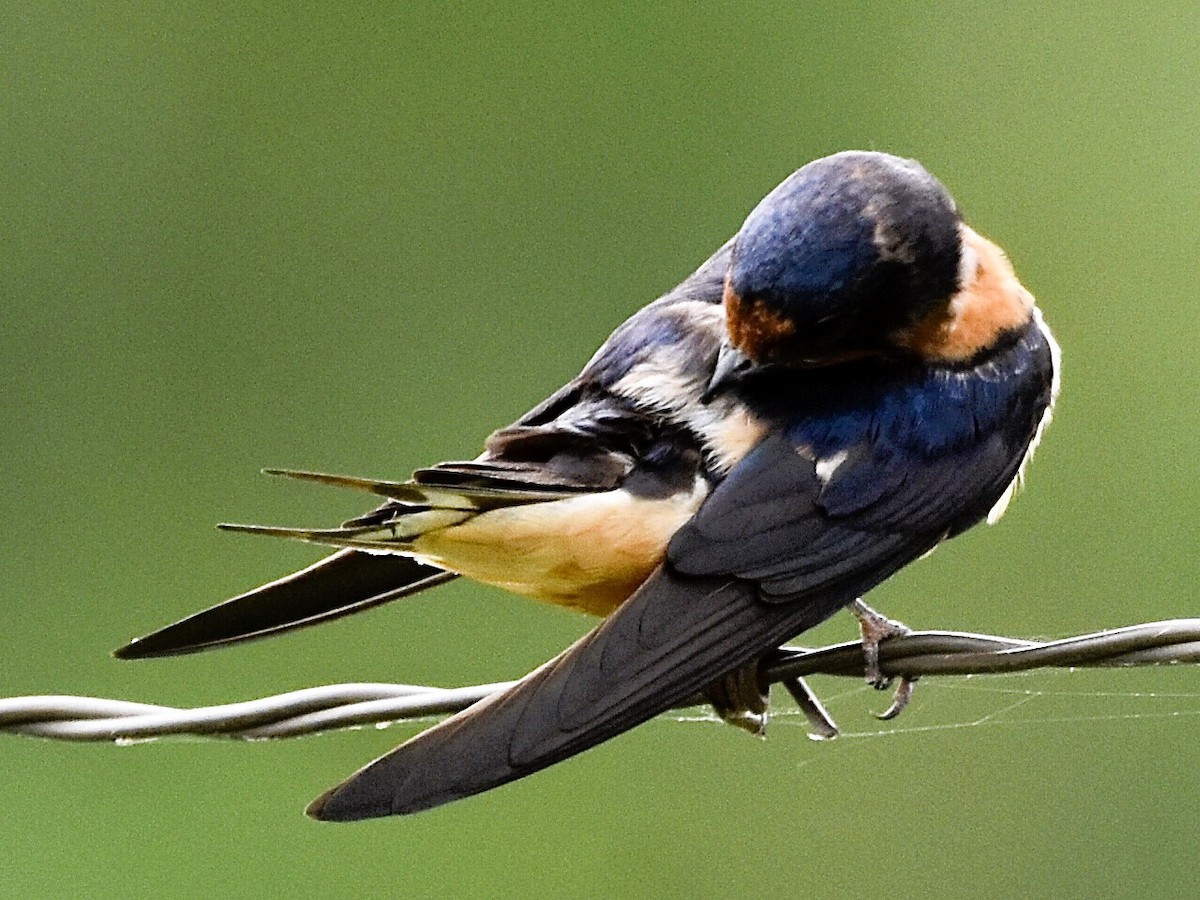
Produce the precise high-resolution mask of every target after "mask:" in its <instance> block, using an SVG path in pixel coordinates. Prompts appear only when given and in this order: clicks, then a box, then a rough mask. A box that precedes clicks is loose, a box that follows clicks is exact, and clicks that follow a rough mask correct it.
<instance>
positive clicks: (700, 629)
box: [309, 437, 927, 820]
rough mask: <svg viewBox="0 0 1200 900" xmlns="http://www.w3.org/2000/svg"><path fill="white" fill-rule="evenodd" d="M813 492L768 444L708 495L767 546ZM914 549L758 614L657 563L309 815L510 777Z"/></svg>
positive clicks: (698, 677)
mask: <svg viewBox="0 0 1200 900" xmlns="http://www.w3.org/2000/svg"><path fill="white" fill-rule="evenodd" d="M822 486H823V485H822V482H821V480H820V479H819V478H818V477H817V475H816V472H815V469H814V466H813V462H812V460H809V459H805V458H803V457H801V456H800V455H798V454H797V453H796V452H795V448H794V447H793V446H792V445H791V444H790V443H789V442H787V441H786V440H785V439H783V438H782V437H772V438H768V439H767V440H766V441H764V442H763V443H762V444H761V445H760V446H759V447H758V448H757V449H755V450H754V451H752V452H751V453H750V454H749V455H748V456H747V458H746V459H745V460H743V461H742V463H740V464H739V465H738V466H736V467H735V468H734V470H733V471H732V472H731V473H730V475H729V477H728V479H727V480H726V481H725V482H724V483H723V485H722V486H721V488H720V490H724V491H725V496H726V497H728V498H730V500H732V501H734V502H732V503H731V507H730V508H731V510H733V511H735V512H737V514H738V516H739V519H738V522H739V523H741V524H745V525H753V527H754V528H755V530H756V532H757V533H758V534H767V535H769V534H771V532H772V531H773V530H775V528H773V526H777V528H779V529H785V530H786V528H787V527H788V524H789V523H790V521H791V520H792V518H793V515H792V508H793V507H795V506H798V507H800V508H804V509H810V510H812V509H815V500H816V497H817V495H818V494H819V492H820V490H821V488H822ZM714 496H715V495H714ZM739 497H740V498H741V499H743V500H745V501H746V507H745V508H742V507H740V506H739V505H738V504H737V503H736V498H739ZM769 498H778V499H779V502H778V503H775V502H771V501H770V499H769ZM709 502H712V501H711V500H710V501H709ZM723 502H724V501H723ZM707 507H708V504H705V506H704V507H702V508H701V509H702V511H703V510H705V509H707ZM685 527H686V526H685ZM731 527H732V528H736V527H738V526H737V525H733V526H731ZM924 549H927V548H926V547H925V542H923V541H921V540H911V539H910V540H909V541H908V542H892V541H882V542H880V545H879V548H878V550H877V552H876V553H875V554H873V555H872V556H871V557H870V558H869V561H868V560H867V559H866V558H864V559H861V560H860V561H859V564H858V565H856V566H851V567H849V568H847V569H843V568H842V567H840V566H839V565H838V564H837V562H834V563H833V564H832V565H830V566H829V567H828V574H827V577H826V578H825V579H824V585H825V586H824V588H823V589H822V590H811V591H808V592H807V593H806V594H805V595H804V596H803V597H800V598H798V599H793V600H792V601H790V602H787V603H767V602H764V601H763V600H762V598H761V597H760V588H759V586H758V584H757V583H756V582H755V581H754V580H752V579H747V578H742V577H739V576H737V575H736V574H733V573H732V571H728V572H726V573H716V572H710V573H705V574H703V575H695V574H687V573H683V572H680V571H679V570H678V569H677V568H676V567H675V566H673V565H672V564H670V563H667V564H664V565H662V566H660V567H659V569H658V570H657V571H656V572H655V574H654V575H652V576H651V577H650V578H649V579H648V580H647V582H646V583H645V584H644V585H643V586H642V587H641V588H640V589H639V590H638V591H637V592H636V593H635V594H634V595H633V597H631V598H630V599H629V600H628V601H626V603H625V604H623V605H622V606H621V607H620V608H619V609H618V610H617V611H616V612H615V613H613V615H612V616H610V617H609V619H608V620H606V621H605V622H604V623H602V624H601V625H600V626H598V627H597V628H596V629H595V630H594V631H592V632H591V633H590V634H588V635H586V636H585V637H584V638H582V639H581V640H580V641H579V642H577V643H576V644H575V645H573V646H572V647H571V648H570V649H568V650H567V651H566V652H564V653H563V654H562V655H561V656H559V657H557V658H556V659H554V660H552V661H551V662H549V663H547V664H546V665H545V666H543V667H542V668H540V669H538V670H536V671H535V672H533V673H532V674H530V675H529V676H527V677H526V678H525V679H524V680H522V681H521V682H519V683H518V684H517V685H516V686H515V687H513V688H512V689H510V690H508V691H506V692H504V693H503V694H500V695H497V696H494V697H491V698H488V699H487V700H485V701H483V702H481V703H478V704H476V705H475V706H473V707H471V708H470V709H468V710H465V711H464V712H462V713H459V714H458V715H455V716H453V717H451V718H450V719H447V720H446V721H445V722H443V723H442V724H440V725H438V726H435V727H434V728H432V729H430V730H428V731H426V732H424V733H422V734H420V735H417V736H416V737H414V738H413V739H411V740H410V741H408V742H407V743H405V744H403V745H401V746H400V747H398V748H397V749H395V750H393V751H392V752H391V753H389V754H387V755H386V756H384V757H382V758H381V759H379V760H376V761H375V762H374V763H372V764H370V765H369V766H367V767H366V768H364V769H363V770H361V771H360V772H358V773H357V774H356V775H354V776H352V777H351V778H350V779H349V780H348V781H347V782H345V783H344V784H342V785H340V786H339V787H337V788H335V789H333V790H332V791H330V792H329V793H327V794H326V795H325V796H323V797H321V798H320V799H318V800H317V801H315V803H314V804H313V805H312V806H311V807H310V809H309V812H310V814H312V815H314V816H316V817H317V818H321V819H332V820H347V819H359V818H368V817H373V816H382V815H392V814H401V813H410V812H416V811H418V810H421V809H426V808H429V807H432V806H437V805H439V804H442V803H446V802H449V801H451V800H455V799H459V798H461V797H466V796H469V795H471V794H475V793H478V792H480V791H484V790H487V789H489V788H491V787H495V786H497V785H500V784H503V783H505V782H508V781H512V780H514V779H516V778H521V777H523V776H525V775H528V774H530V773H532V772H535V771H537V770H539V769H542V768H544V767H546V766H548V765H551V764H553V763H555V762H558V761H559V760H561V759H564V758H566V757H568V756H571V755H573V754H575V753H579V752H581V751H583V750H586V749H587V748H589V747H592V746H594V745H596V744H598V743H600V742H601V741H604V740H607V739H608V738H610V737H613V736H614V735H617V734H619V733H621V732H623V731H626V730H628V729H629V728H632V727H633V726H635V725H637V724H639V723H641V722H644V721H646V720H647V719H649V718H651V717H652V716H654V715H656V714H658V713H660V712H662V711H663V710H665V709H668V708H670V707H671V706H673V705H675V704H677V703H680V702H681V701H684V700H686V699H688V698H689V697H692V696H694V695H695V694H696V693H697V692H698V691H699V690H701V689H702V688H704V687H705V686H706V685H708V684H710V683H711V682H713V681H714V680H716V679H717V678H719V677H721V676H722V675H724V674H725V673H727V672H729V671H732V670H733V669H736V668H738V667H739V666H742V665H744V664H746V663H749V662H751V661H752V660H754V659H756V658H758V657H759V656H761V655H762V654H763V653H764V652H765V651H767V650H769V649H771V648H773V647H776V646H778V645H779V644H780V643H782V642H783V641H785V640H787V639H788V638H789V637H792V636H793V635H795V634H797V633H799V632H801V631H803V630H805V629H807V628H809V627H812V626H813V625H815V624H817V623H818V622H820V621H821V620H823V619H825V618H827V617H828V616H830V615H832V614H833V612H835V611H836V610H837V609H839V608H840V607H842V606H844V605H845V604H846V603H848V602H850V601H851V600H853V599H854V598H855V597H857V596H859V595H860V594H861V593H863V592H865V591H866V590H867V589H869V588H870V587H872V586H874V585H875V584H877V583H878V582H879V581H881V580H882V579H883V578H885V577H887V575H889V574H891V572H892V571H894V570H895V569H896V568H899V566H901V565H903V564H904V563H905V562H907V561H909V560H910V559H912V558H913V557H914V556H916V555H919V554H920V552H923V550H924Z"/></svg>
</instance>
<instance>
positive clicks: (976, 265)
mask: <svg viewBox="0 0 1200 900" xmlns="http://www.w3.org/2000/svg"><path fill="white" fill-rule="evenodd" d="M962 242H963V265H962V269H963V278H962V286H961V287H960V288H959V291H958V293H957V294H955V295H954V296H953V297H952V298H951V299H950V302H949V303H948V304H946V306H945V308H943V309H939V310H936V311H935V312H932V313H930V314H929V315H928V316H926V317H925V318H924V319H922V320H921V321H920V322H918V323H917V324H916V325H913V326H912V327H910V328H906V329H904V330H903V331H900V332H897V333H896V334H895V335H893V340H894V341H895V343H896V345H897V346H900V347H904V348H905V349H908V350H911V351H913V352H914V353H916V354H918V355H919V356H920V357H921V358H922V359H926V360H929V361H930V362H942V363H962V362H967V361H968V360H970V359H971V358H973V357H974V356H975V355H976V354H977V353H979V352H980V351H981V350H985V349H987V348H988V347H990V346H992V345H993V344H995V343H996V341H997V340H998V339H999V337H1000V335H1002V334H1003V333H1005V332H1006V331H1013V330H1014V329H1017V328H1020V327H1021V326H1023V325H1025V324H1026V323H1028V322H1029V320H1030V318H1031V316H1032V315H1033V296H1032V295H1031V294H1030V293H1029V291H1027V290H1025V288H1024V286H1023V285H1022V284H1021V282H1020V281H1018V280H1017V276H1016V274H1015V273H1014V272H1013V268H1012V264H1011V263H1009V261H1008V258H1007V257H1006V256H1005V255H1004V251H1002V250H1001V249H1000V248H999V247H997V246H996V245H995V244H993V243H992V242H991V241H989V240H988V239H987V238H985V237H982V236H980V235H979V234H976V233H975V232H974V231H972V230H971V229H970V228H968V227H967V226H966V225H963V226H962Z"/></svg>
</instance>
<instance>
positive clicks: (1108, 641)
mask: <svg viewBox="0 0 1200 900" xmlns="http://www.w3.org/2000/svg"><path fill="white" fill-rule="evenodd" d="M879 658H880V664H881V667H882V669H883V671H884V673H885V674H887V675H890V676H896V677H902V678H907V679H910V680H911V679H916V678H920V677H924V676H936V675H974V674H985V673H998V672H1017V671H1024V670H1028V669H1037V668H1045V667H1059V668H1070V667H1095V666H1112V667H1120V666H1149V665H1167V664H1181V663H1198V662H1200V619H1170V620H1166V621H1162V622H1147V623H1145V624H1141V625H1130V626H1127V627H1125V628H1118V629H1114V630H1111V631H1099V632H1094V633H1092V634H1082V635H1078V636H1076V637H1069V638H1063V639H1061V640H1055V641H1044V642H1043V641H1027V640H1019V639H1016V638H1006V637H998V636H995V635H987V634H972V633H969V632H959V631H914V632H912V633H910V634H906V635H902V636H898V637H894V638H889V639H888V640H886V641H884V642H883V643H882V644H881V645H880V648H879ZM863 665H864V659H863V649H862V643H861V642H860V641H850V642H846V643H842V644H835V645H831V646H828V647H822V648H818V649H807V648H801V647H784V648H782V649H780V650H779V651H777V652H776V653H775V654H774V655H773V656H772V657H771V658H770V659H769V660H768V661H767V663H766V665H765V667H764V674H765V677H766V679H767V680H768V681H769V682H771V683H777V682H782V683H784V684H785V685H786V684H795V682H796V679H798V678H802V677H803V676H806V675H838V676H846V677H855V678H861V677H862V674H863ZM514 683H515V682H496V683H493V684H479V685H472V686H469V687H460V688H437V687H428V686H424V685H411V684H371V683H363V684H332V685H325V686H322V687H313V688H305V689H303V690H298V691H289V692H288V693H285V694H276V695H273V696H269V697H263V698H260V699H257V700H247V701H243V702H240V703H228V704H223V705H220V706H204V707H196V708H192V709H186V708H184V709H180V708H175V707H170V706H159V705H155V704H149V703H135V702H132V701H128V700H112V699H106V698H102V697H73V696H61V695H48V696H29V697H9V698H0V731H5V732H9V733H12V734H23V735H29V736H34V737H43V738H52V739H55V740H62V741H104V742H109V741H116V742H127V741H139V740H150V739H154V738H162V737H172V736H202V737H213V738H234V739H240V740H262V739H268V738H285V737H296V736H299V735H305V734H315V733H317V732H322V731H331V730H334V729H338V728H351V727H358V726H363V725H376V724H385V723H392V722H400V721H406V720H411V719H421V718H426V717H429V716H435V715H443V714H446V713H453V712H458V711H459V710H462V709H466V708H467V707H468V706H470V705H472V704H473V703H476V702H478V701H479V700H482V699H483V698H484V697H487V696H488V695H489V694H492V693H494V692H496V691H500V690H503V689H505V688H507V687H509V686H511V685H512V684H514ZM789 689H790V688H789ZM699 702H702V701H701V700H700V698H694V702H690V703H688V704H686V705H695V704H696V703H699Z"/></svg>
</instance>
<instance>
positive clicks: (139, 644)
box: [113, 550, 457, 659]
mask: <svg viewBox="0 0 1200 900" xmlns="http://www.w3.org/2000/svg"><path fill="white" fill-rule="evenodd" d="M456 577H457V576H456V575H454V573H453V572H446V571H443V570H442V569H439V568H436V567H435V566H427V565H424V564H423V563H419V562H417V561H416V560H414V559H410V558H408V557H404V556H375V555H369V554H366V553H361V552H359V551H357V550H343V551H341V552H338V553H334V554H333V555H332V556H327V557H325V558H324V559H322V560H320V561H319V562H317V563H315V564H313V565H311V566H309V567H308V568H306V569H301V570H300V571H299V572H293V573H292V574H291V575H287V576H285V577H283V578H280V579H278V580H276V581H272V582H270V583H269V584H264V585H263V586H262V587H258V588H255V589H254V590H252V591H248V592H246V593H244V594H240V595H238V596H237V597H234V598H232V599H231V600H226V601H225V602H223V603H218V604H217V605H216V606H213V607H210V608H208V609H205V610H202V611H200V612H198V613H195V614H193V615H190V616H188V617H187V618H185V619H181V620H180V621H178V622H175V623H173V624H171V625H167V626H166V627H164V628H161V629H159V630H158V631H155V632H152V633H151V634H148V635H146V636H145V637H140V638H135V639H134V640H132V641H130V642H129V643H128V644H126V645H125V646H124V647H121V648H120V649H118V650H116V651H114V653H113V655H114V656H116V657H118V658H119V659H145V658H148V657H155V656H175V655H178V654H183V653H194V652H196V651H199V650H208V649H210V648H213V647H221V646H225V645H227V644H233V643H237V642H239V641H246V640H251V639H253V638H260V637H266V636H268V635H272V634H279V633H280V632H283V631H289V630H291V629H293V628H302V627H304V626H306V625H315V624H316V623H318V622H328V621H330V620H332V619H336V618H340V617H341V616H348V615H350V614H351V613H356V612H359V611H360V610H364V609H370V608H371V607H373V606H378V605H380V604H381V603H387V602H389V601H391V600H398V599H399V598H401V597H407V596H409V595H410V594H415V593H417V592H418V591H423V590H425V589H426V588H430V587H434V586H435V585H439V584H444V583H445V582H447V581H450V580H452V579H453V578H456Z"/></svg>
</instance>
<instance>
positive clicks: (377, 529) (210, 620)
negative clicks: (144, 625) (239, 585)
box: [114, 464, 578, 659]
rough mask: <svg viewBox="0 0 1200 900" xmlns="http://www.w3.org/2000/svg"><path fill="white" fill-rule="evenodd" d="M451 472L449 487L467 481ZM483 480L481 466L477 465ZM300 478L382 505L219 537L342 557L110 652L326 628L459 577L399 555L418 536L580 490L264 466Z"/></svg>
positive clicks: (184, 647)
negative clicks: (328, 519)
mask: <svg viewBox="0 0 1200 900" xmlns="http://www.w3.org/2000/svg"><path fill="white" fill-rule="evenodd" d="M467 465H470V464H461V465H460V466H458V467H457V468H456V467H455V465H451V466H448V467H447V477H446V480H447V481H455V482H462V481H464V479H463V477H462V473H461V472H459V471H458V469H459V468H462V466H467ZM475 468H478V469H479V470H480V472H481V473H484V472H486V471H487V468H486V466H483V465H479V466H476V467H475ZM264 471H265V472H266V473H267V474H269V475H282V476H285V477H287V478H294V479H298V480H300V481H308V482H315V483H317V484H327V485H331V486H333V487H343V488H351V489H354V490H360V491H367V492H369V493H372V494H376V495H377V496H381V497H385V498H387V502H386V503H384V504H383V505H382V506H380V507H379V508H378V509H375V510H373V511H371V512H369V513H367V514H366V515H363V516H359V517H358V518H355V519H351V520H350V521H348V522H345V523H343V524H342V525H341V526H340V527H338V528H323V529H319V528H279V527H274V526H266V525H232V524H222V525H219V526H218V527H219V528H221V529H222V530H225V531H235V532H240V533H243V534H262V535H268V536H271V537H284V538H290V539H292V540H299V541H305V542H308V543H313V544H321V545H324V546H332V547H337V548H339V549H340V552H338V553H335V554H333V555H332V556H328V557H326V558H325V559H322V560H320V561H319V562H317V563H315V564H314V565H311V566H309V567H308V568H307V569H303V570H301V571H299V572H295V573H293V574H291V575H287V576H285V577H283V578H280V579H278V580H276V581H272V582H270V583H269V584H265V585H263V586H262V587H258V588H255V589H254V590H252V591H248V592H247V593H244V594H240V595H238V596H237V597H234V598H232V599H230V600H226V601H225V602H223V603H219V604H217V605H216V606H213V607H210V608H209V609H206V610H202V611H201V612H198V613H195V614H194V615H191V616H188V617H187V618H185V619H181V620H180V621H178V622H175V623H173V624H171V625H167V626H166V627H164V628H161V629H159V630H158V631H155V632H152V633H151V634H148V635H145V636H144V637H140V638H136V639H134V640H133V641H130V642H129V643H128V644H126V645H125V646H124V647H121V648H119V649H118V650H116V651H114V655H115V656H116V657H118V658H120V659H142V658H146V657H154V656H173V655H177V654H183V653H193V652H196V651H198V650H207V649H209V648H211V647H221V646H225V645H227V644H234V643H239V642H241V641H247V640H252V639H254V638H260V637H266V636H268V635H272V634H278V633H280V632H283V631H289V630H291V629H294V628H302V627H305V626H307V625H314V624H317V623H318V622H326V621H329V620H331V619H336V618H339V617H341V616H346V615H350V614H351V613H355V612H359V611H360V610H364V609H369V608H371V607H372V606H378V605H380V604H382V603H387V602H389V601H391V600H398V599H400V598H401V597H407V596H410V595H412V594H415V593H417V592H419V591H423V590H425V589H426V588H431V587H434V586H436V585H439V584H444V583H445V582H447V581H450V580H451V579H453V578H455V577H457V576H456V575H455V574H454V573H453V572H448V571H446V570H445V569H442V568H440V567H438V566H435V565H431V564H429V563H427V562H423V561H420V560H417V559H413V558H411V557H410V556H408V555H406V553H407V551H408V550H409V548H410V545H411V543H412V541H413V540H414V539H415V538H417V537H419V536H420V535H421V534H424V533H425V532H428V531H432V530H435V529H438V528H445V527H448V526H450V525H455V524H458V523H459V522H463V521H465V520H467V519H469V518H471V517H472V516H474V515H476V514H477V513H480V512H483V511H485V510H488V509H495V508H498V507H501V506H514V505H520V504H525V503H535V502H541V501H546V500H556V499H560V498H562V497H564V496H573V495H575V494H577V493H578V491H577V490H567V489H563V488H559V487H555V486H526V485H521V484H512V483H505V482H504V481H503V480H500V479H495V478H493V479H491V480H490V481H489V480H488V479H486V478H484V477H483V475H482V474H475V470H474V468H473V469H472V470H471V474H472V476H473V477H472V479H471V481H472V482H473V483H452V484H439V483H437V481H438V472H439V470H438V469H437V468H435V469H429V470H425V472H424V475H425V478H426V479H428V481H429V483H417V482H416V481H404V482H398V481H383V480H378V479H370V478H355V477H351V476H347V475H327V474H324V473H321V472H304V471H295V470H290V469H266V470H264Z"/></svg>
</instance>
